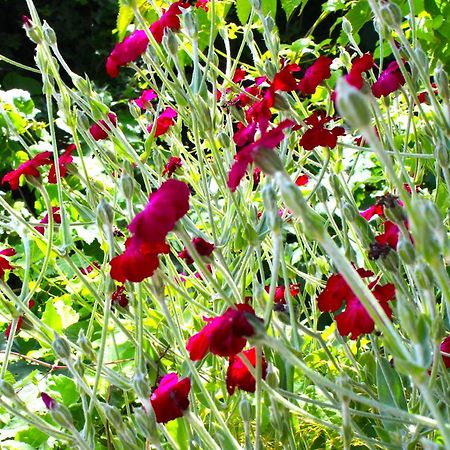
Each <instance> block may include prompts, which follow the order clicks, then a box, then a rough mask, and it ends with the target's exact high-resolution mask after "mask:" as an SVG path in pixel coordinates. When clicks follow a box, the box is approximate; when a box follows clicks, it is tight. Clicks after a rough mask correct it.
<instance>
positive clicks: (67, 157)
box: [48, 144, 76, 184]
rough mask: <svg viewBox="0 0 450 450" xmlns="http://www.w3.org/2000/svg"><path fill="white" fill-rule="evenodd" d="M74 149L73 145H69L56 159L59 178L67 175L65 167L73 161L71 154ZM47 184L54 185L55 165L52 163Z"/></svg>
mask: <svg viewBox="0 0 450 450" xmlns="http://www.w3.org/2000/svg"><path fill="white" fill-rule="evenodd" d="M75 149H76V146H75V144H70V145H69V146H68V147H67V148H66V150H65V151H64V153H63V154H62V155H61V156H60V157H59V158H58V165H59V174H60V175H61V178H63V177H65V176H66V174H67V166H68V165H69V164H70V163H71V162H72V161H73V157H72V152H73V151H74V150H75ZM48 182H49V183H50V184H56V170H55V163H54V162H52V165H51V167H50V172H49V173H48Z"/></svg>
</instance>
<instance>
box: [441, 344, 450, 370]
mask: <svg viewBox="0 0 450 450" xmlns="http://www.w3.org/2000/svg"><path fill="white" fill-rule="evenodd" d="M439 348H440V350H441V352H445V353H448V354H450V336H447V337H446V338H445V339H444V340H443V341H442V342H441V345H440V347H439ZM442 360H443V361H444V365H445V367H446V368H447V369H448V368H450V356H446V355H442Z"/></svg>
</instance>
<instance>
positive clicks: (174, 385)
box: [150, 372, 191, 423]
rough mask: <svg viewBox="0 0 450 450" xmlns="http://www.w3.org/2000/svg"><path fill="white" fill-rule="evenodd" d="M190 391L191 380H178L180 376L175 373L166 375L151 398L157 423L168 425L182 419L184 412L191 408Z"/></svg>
mask: <svg viewBox="0 0 450 450" xmlns="http://www.w3.org/2000/svg"><path fill="white" fill-rule="evenodd" d="M190 390H191V380H190V379H189V378H183V379H181V380H178V375H177V374H176V373H174V372H172V373H168V374H167V375H165V376H164V377H163V378H162V379H161V381H160V382H159V386H158V387H157V388H156V389H155V390H154V391H153V394H152V396H151V397H150V402H151V404H152V407H153V410H154V411H155V416H156V421H157V422H158V423H166V422H169V421H171V420H173V419H177V418H178V417H182V416H183V413H184V411H185V410H186V409H187V408H188V407H189V399H188V395H189V392H190Z"/></svg>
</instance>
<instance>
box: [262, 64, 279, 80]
mask: <svg viewBox="0 0 450 450" xmlns="http://www.w3.org/2000/svg"><path fill="white" fill-rule="evenodd" d="M264 72H265V73H266V75H267V77H268V78H269V79H271V80H273V78H274V76H275V74H276V73H277V68H276V67H275V66H274V64H273V62H272V61H270V59H266V60H265V61H264Z"/></svg>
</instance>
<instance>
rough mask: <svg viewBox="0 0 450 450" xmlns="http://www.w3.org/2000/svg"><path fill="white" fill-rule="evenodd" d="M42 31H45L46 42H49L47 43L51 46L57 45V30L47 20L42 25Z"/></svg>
mask: <svg viewBox="0 0 450 450" xmlns="http://www.w3.org/2000/svg"><path fill="white" fill-rule="evenodd" d="M42 31H43V33H44V39H45V42H47V44H48V45H50V46H53V45H55V44H56V34H55V31H54V30H53V28H52V27H51V26H50V25H49V24H48V23H47V22H44V24H43V25H42Z"/></svg>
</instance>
